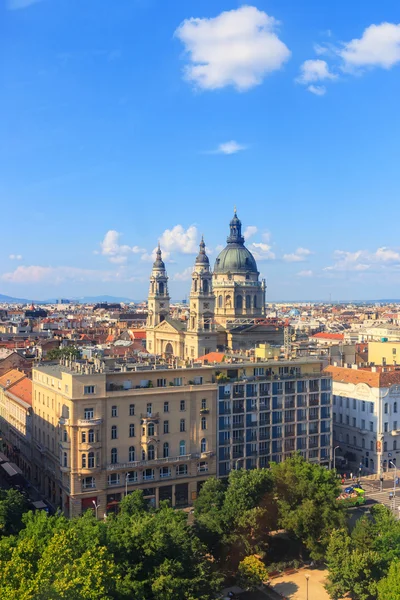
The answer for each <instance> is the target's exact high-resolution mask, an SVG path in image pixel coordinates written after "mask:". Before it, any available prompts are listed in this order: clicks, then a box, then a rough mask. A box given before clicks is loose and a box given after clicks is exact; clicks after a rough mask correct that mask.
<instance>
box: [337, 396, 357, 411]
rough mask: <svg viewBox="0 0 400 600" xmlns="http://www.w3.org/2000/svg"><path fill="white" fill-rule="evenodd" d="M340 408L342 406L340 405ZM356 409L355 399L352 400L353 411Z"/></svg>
mask: <svg viewBox="0 0 400 600" xmlns="http://www.w3.org/2000/svg"><path fill="white" fill-rule="evenodd" d="M340 406H342V405H340ZM356 408H357V400H356V399H355V398H353V410H356Z"/></svg>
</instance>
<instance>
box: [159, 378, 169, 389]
mask: <svg viewBox="0 0 400 600" xmlns="http://www.w3.org/2000/svg"><path fill="white" fill-rule="evenodd" d="M157 387H167V380H166V379H157Z"/></svg>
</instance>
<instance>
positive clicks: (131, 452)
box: [129, 446, 135, 462]
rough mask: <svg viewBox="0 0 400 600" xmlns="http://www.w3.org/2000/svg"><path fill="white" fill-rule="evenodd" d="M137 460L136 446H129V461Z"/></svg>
mask: <svg viewBox="0 0 400 600" xmlns="http://www.w3.org/2000/svg"><path fill="white" fill-rule="evenodd" d="M134 460H135V448H134V447H133V446H129V462H133V461H134Z"/></svg>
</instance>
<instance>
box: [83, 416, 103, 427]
mask: <svg viewBox="0 0 400 600" xmlns="http://www.w3.org/2000/svg"><path fill="white" fill-rule="evenodd" d="M102 422H103V419H94V418H93V419H78V425H79V427H90V426H92V427H93V426H95V425H101V424H102Z"/></svg>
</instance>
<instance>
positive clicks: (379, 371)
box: [325, 365, 400, 473]
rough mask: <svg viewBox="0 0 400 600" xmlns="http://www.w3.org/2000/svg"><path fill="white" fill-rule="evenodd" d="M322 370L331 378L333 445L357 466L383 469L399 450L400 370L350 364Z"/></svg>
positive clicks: (372, 471)
mask: <svg viewBox="0 0 400 600" xmlns="http://www.w3.org/2000/svg"><path fill="white" fill-rule="evenodd" d="M325 373H328V374H330V375H331V376H332V379H333V384H332V385H333V436H334V439H333V443H334V445H335V446H339V447H340V454H341V455H345V456H346V458H348V459H349V460H350V461H351V462H352V463H354V464H355V465H356V466H357V467H358V465H360V464H361V465H362V467H363V468H364V469H365V470H367V471H369V472H371V473H381V472H382V471H386V470H387V469H388V468H390V467H391V466H393V464H396V461H397V458H399V456H398V454H399V452H400V370H397V369H395V368H394V367H392V368H390V367H365V368H357V366H356V365H353V367H352V368H345V367H336V366H329V367H327V368H326V369H325ZM338 452H339V450H338Z"/></svg>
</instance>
